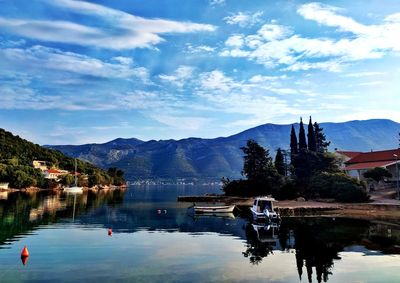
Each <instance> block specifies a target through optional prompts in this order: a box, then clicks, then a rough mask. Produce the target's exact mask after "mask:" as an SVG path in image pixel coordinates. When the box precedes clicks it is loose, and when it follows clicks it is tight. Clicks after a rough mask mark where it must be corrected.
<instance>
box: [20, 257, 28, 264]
mask: <svg viewBox="0 0 400 283" xmlns="http://www.w3.org/2000/svg"><path fill="white" fill-rule="evenodd" d="M28 258H29V256H21V261H22V264H23V265H26V263H27V262H28Z"/></svg>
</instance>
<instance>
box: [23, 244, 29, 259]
mask: <svg viewBox="0 0 400 283" xmlns="http://www.w3.org/2000/svg"><path fill="white" fill-rule="evenodd" d="M28 256H29V251H28V249H27V248H26V246H24V248H23V249H22V252H21V257H28Z"/></svg>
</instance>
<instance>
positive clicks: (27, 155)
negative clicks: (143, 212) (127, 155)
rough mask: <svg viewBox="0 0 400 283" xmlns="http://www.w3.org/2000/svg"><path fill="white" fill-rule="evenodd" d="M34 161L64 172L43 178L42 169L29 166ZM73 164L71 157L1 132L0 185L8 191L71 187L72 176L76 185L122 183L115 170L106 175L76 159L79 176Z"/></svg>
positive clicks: (122, 180)
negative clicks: (10, 189)
mask: <svg viewBox="0 0 400 283" xmlns="http://www.w3.org/2000/svg"><path fill="white" fill-rule="evenodd" d="M35 160H41V161H43V162H44V163H45V164H46V165H47V166H48V168H51V169H54V168H57V169H60V170H63V171H64V172H66V173H65V174H64V175H60V176H59V178H57V179H56V180H55V179H51V178H46V177H45V175H44V174H43V171H42V170H40V169H38V168H34V167H33V166H32V164H33V161H35ZM74 164H75V160H74V159H73V158H70V157H67V156H65V155H64V154H62V153H61V152H60V151H57V150H52V149H47V148H43V147H41V146H39V145H37V144H34V143H32V142H29V141H27V140H24V139H22V138H20V137H19V136H15V135H13V134H12V133H10V132H7V131H5V130H3V129H0V182H7V183H9V187H10V188H13V189H22V188H28V187H39V188H43V189H52V188H56V187H60V186H61V185H64V186H70V185H71V184H73V182H74V174H78V175H79V177H78V185H79V186H83V187H93V186H96V185H116V186H120V185H123V184H124V183H125V180H124V176H123V175H124V173H123V172H122V171H121V170H119V169H117V168H110V169H109V170H108V172H106V171H104V170H102V169H100V168H97V167H96V166H94V165H92V164H90V163H88V162H84V161H81V160H79V159H78V160H77V172H79V173H77V172H75V168H74ZM71 172H72V173H71Z"/></svg>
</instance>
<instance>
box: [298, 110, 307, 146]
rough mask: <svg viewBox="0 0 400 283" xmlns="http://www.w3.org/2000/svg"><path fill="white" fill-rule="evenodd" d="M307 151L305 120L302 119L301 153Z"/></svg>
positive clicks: (300, 134)
mask: <svg viewBox="0 0 400 283" xmlns="http://www.w3.org/2000/svg"><path fill="white" fill-rule="evenodd" d="M306 149H307V141H306V133H305V132H304V124H303V119H302V118H301V117H300V130H299V151H300V152H301V151H304V150H306Z"/></svg>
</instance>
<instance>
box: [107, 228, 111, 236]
mask: <svg viewBox="0 0 400 283" xmlns="http://www.w3.org/2000/svg"><path fill="white" fill-rule="evenodd" d="M108 236H112V229H111V228H109V229H108Z"/></svg>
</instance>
